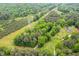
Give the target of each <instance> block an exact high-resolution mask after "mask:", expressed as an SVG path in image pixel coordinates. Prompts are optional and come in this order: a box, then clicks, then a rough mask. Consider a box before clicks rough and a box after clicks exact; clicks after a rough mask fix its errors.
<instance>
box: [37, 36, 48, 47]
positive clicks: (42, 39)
mask: <svg viewBox="0 0 79 59" xmlns="http://www.w3.org/2000/svg"><path fill="white" fill-rule="evenodd" d="M47 39H48V38H47V37H46V36H39V37H38V45H39V47H42V46H43V45H44V44H45V43H46V42H47Z"/></svg>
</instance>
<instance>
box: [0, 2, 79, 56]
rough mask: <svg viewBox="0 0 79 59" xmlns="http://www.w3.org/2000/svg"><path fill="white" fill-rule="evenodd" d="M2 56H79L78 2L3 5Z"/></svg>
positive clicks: (0, 12)
mask: <svg viewBox="0 0 79 59" xmlns="http://www.w3.org/2000/svg"><path fill="white" fill-rule="evenodd" d="M0 6H1V7H0V55H1V56H6V55H7V56H72V55H75V56H79V4H62V3H60V4H58V3H55V4H51V3H43V4H41V3H37V4H32V3H28V4H0Z"/></svg>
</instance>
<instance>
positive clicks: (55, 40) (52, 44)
mask: <svg viewBox="0 0 79 59" xmlns="http://www.w3.org/2000/svg"><path fill="white" fill-rule="evenodd" d="M70 28H71V29H72V33H74V32H77V29H76V28H75V27H74V26H72V27H70ZM69 34H71V33H69V32H67V30H66V28H61V30H60V32H59V33H57V34H56V35H55V36H54V37H51V40H50V41H49V42H47V43H46V44H45V45H44V46H43V47H42V48H40V49H39V50H40V51H45V50H46V52H47V53H48V55H56V51H55V50H56V46H57V45H58V44H61V42H62V41H63V37H65V36H66V35H69Z"/></svg>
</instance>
